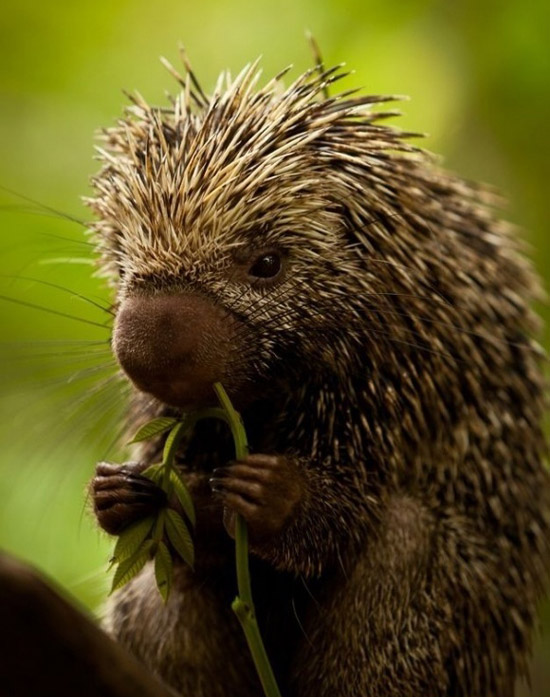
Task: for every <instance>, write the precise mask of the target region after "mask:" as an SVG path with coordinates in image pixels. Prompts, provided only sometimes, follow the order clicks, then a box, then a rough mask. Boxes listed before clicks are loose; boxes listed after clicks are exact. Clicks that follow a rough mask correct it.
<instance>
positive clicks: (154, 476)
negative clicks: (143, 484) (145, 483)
mask: <svg viewBox="0 0 550 697" xmlns="http://www.w3.org/2000/svg"><path fill="white" fill-rule="evenodd" d="M163 467H164V465H163V463H162V462H159V463H157V464H155V465H150V466H149V467H148V468H147V469H146V470H143V472H142V473H141V476H142V477H147V479H150V480H151V481H153V482H155V484H158V483H159V482H160V480H161V479H162V475H163Z"/></svg>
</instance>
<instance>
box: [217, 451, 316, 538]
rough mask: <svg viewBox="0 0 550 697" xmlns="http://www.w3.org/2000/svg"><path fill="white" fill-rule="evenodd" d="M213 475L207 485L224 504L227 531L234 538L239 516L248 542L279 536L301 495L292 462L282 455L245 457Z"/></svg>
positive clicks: (300, 480)
mask: <svg viewBox="0 0 550 697" xmlns="http://www.w3.org/2000/svg"><path fill="white" fill-rule="evenodd" d="M213 474H214V476H213V477H212V478H211V479H210V484H211V487H212V491H213V492H214V493H215V494H217V495H218V496H219V497H220V498H221V500H222V503H223V505H224V525H225V527H226V529H227V532H228V533H229V534H230V535H231V536H232V537H234V535H235V517H236V514H239V515H241V516H242V517H243V518H244V520H245V521H246V523H247V526H248V535H249V538H250V540H251V542H252V543H259V542H263V541H265V540H267V539H269V538H270V537H273V536H274V535H277V534H278V533H280V532H281V531H282V530H283V528H284V527H285V526H286V525H287V524H288V522H289V521H290V520H291V518H292V516H293V514H294V512H295V509H296V506H297V504H298V503H299V501H300V499H301V498H302V495H303V485H302V476H301V474H300V472H299V471H298V468H297V467H296V464H295V463H294V461H293V460H291V459H289V458H287V457H285V456H283V455H248V456H247V457H246V458H244V459H243V460H238V461H236V462H233V463H231V464H230V465H228V466H227V467H220V468H218V469H215V470H214V472H213Z"/></svg>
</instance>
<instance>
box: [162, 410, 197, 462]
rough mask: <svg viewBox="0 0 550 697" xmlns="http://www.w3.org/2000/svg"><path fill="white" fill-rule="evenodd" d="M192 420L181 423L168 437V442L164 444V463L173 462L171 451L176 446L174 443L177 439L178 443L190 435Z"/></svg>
mask: <svg viewBox="0 0 550 697" xmlns="http://www.w3.org/2000/svg"><path fill="white" fill-rule="evenodd" d="M191 423H192V420H191V421H189V420H188V419H186V420H185V421H183V422H179V425H178V426H176V427H175V428H173V429H172V430H171V431H170V433H169V434H168V435H167V437H166V441H165V442H164V450H163V451H162V461H163V462H168V461H170V462H171V461H172V458H171V455H170V451H171V450H172V446H173V445H174V441H175V440H176V438H177V439H178V441H179V440H180V439H181V438H182V437H185V435H186V434H188V433H189V431H190V428H192V425H191Z"/></svg>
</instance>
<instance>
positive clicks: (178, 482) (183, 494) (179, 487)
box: [170, 470, 195, 525]
mask: <svg viewBox="0 0 550 697" xmlns="http://www.w3.org/2000/svg"><path fill="white" fill-rule="evenodd" d="M170 483H171V484H172V487H173V489H174V494H175V495H176V498H177V499H178V501H179V502H180V505H181V507H182V508H183V510H184V512H185V515H186V516H187V517H188V518H189V520H190V521H191V523H192V524H193V525H195V507H194V506H193V500H192V498H191V494H190V493H189V491H188V490H187V487H186V486H185V484H184V483H183V481H182V479H181V477H180V476H179V474H178V473H177V472H176V470H170Z"/></svg>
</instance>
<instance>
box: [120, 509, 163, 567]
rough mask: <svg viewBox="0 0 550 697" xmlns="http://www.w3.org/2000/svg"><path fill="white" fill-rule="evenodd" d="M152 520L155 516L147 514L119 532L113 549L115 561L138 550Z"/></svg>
mask: <svg viewBox="0 0 550 697" xmlns="http://www.w3.org/2000/svg"><path fill="white" fill-rule="evenodd" d="M154 522H155V517H154V516H148V517H147V518H143V519H142V520H138V521H137V522H136V523H133V524H132V525H130V526H129V527H127V528H126V530H123V531H122V532H121V533H120V535H119V536H118V540H117V542H116V545H115V549H114V551H113V559H114V561H115V563H119V562H121V561H123V560H124V559H128V557H131V556H133V555H134V554H135V553H136V552H137V551H138V549H139V548H140V547H141V544H142V542H143V541H144V540H145V538H146V537H147V536H148V534H149V533H150V532H151V529H152V527H153V523H154Z"/></svg>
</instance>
